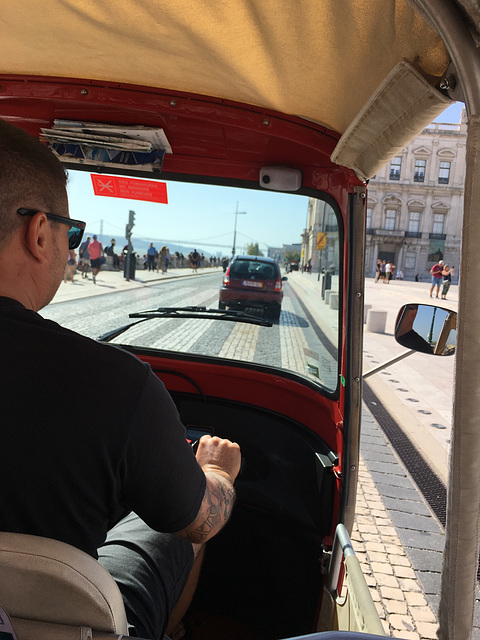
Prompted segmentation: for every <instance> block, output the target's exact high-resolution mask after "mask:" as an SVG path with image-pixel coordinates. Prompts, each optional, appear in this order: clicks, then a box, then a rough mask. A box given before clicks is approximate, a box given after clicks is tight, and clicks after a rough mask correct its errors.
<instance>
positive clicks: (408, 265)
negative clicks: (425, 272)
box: [405, 251, 417, 269]
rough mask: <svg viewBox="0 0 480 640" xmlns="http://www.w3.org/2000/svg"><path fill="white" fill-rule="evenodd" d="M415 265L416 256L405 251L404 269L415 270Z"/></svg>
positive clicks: (411, 252)
mask: <svg viewBox="0 0 480 640" xmlns="http://www.w3.org/2000/svg"><path fill="white" fill-rule="evenodd" d="M416 263H417V254H416V253H413V251H407V252H406V253H405V269H415V265H416Z"/></svg>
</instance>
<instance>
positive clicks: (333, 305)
mask: <svg viewBox="0 0 480 640" xmlns="http://www.w3.org/2000/svg"><path fill="white" fill-rule="evenodd" d="M330 309H338V293H336V292H335V293H331V294H330Z"/></svg>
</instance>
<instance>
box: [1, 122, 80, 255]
mask: <svg viewBox="0 0 480 640" xmlns="http://www.w3.org/2000/svg"><path fill="white" fill-rule="evenodd" d="M66 182H67V175H66V173H65V170H64V169H63V167H62V165H61V163H60V162H59V160H58V159H57V158H56V157H55V156H54V154H53V153H52V152H51V151H50V149H48V148H47V147H45V146H44V145H43V144H42V143H41V142H40V141H39V140H37V139H36V138H34V137H33V136H31V135H29V134H28V133H26V132H25V131H23V130H22V129H18V128H17V127H14V126H13V125H11V124H9V123H8V122H5V121H4V120H0V249H1V248H3V246H4V245H5V244H6V243H7V242H8V241H9V240H10V238H11V237H12V235H13V234H14V232H15V231H16V229H18V227H19V226H20V225H21V223H22V218H21V216H18V215H16V212H17V209H19V208H22V207H23V208H26V209H38V210H41V211H48V212H50V213H56V214H58V215H67V213H68V209H67V207H68V203H67V196H66Z"/></svg>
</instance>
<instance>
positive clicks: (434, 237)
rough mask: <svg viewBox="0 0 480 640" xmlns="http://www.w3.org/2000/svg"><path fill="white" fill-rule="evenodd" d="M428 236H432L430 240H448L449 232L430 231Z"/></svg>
mask: <svg viewBox="0 0 480 640" xmlns="http://www.w3.org/2000/svg"><path fill="white" fill-rule="evenodd" d="M428 237H429V238H430V240H446V239H447V234H446V233H429V234H428Z"/></svg>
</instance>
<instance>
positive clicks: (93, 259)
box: [88, 236, 104, 284]
mask: <svg viewBox="0 0 480 640" xmlns="http://www.w3.org/2000/svg"><path fill="white" fill-rule="evenodd" d="M88 253H89V254H90V266H91V267H92V274H93V284H96V283H97V280H96V276H97V274H98V272H99V271H100V268H101V266H102V265H101V262H100V259H101V258H103V257H104V252H103V246H102V243H101V242H98V240H97V236H93V240H92V242H90V244H89V245H88Z"/></svg>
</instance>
